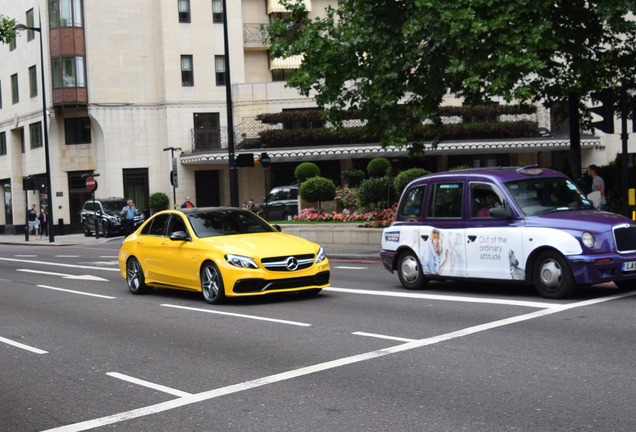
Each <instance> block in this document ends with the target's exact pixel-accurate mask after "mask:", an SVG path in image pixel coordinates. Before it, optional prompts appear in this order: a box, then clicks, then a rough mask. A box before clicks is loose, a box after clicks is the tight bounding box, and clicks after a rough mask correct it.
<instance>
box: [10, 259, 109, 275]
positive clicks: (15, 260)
mask: <svg viewBox="0 0 636 432" xmlns="http://www.w3.org/2000/svg"><path fill="white" fill-rule="evenodd" d="M0 261H13V262H19V263H29V264H43V265H52V266H56V267H70V268H82V269H91V270H106V271H116V272H118V271H119V269H113V268H105V267H93V266H81V265H76V264H62V263H56V262H48V261H28V260H21V259H13V258H0Z"/></svg>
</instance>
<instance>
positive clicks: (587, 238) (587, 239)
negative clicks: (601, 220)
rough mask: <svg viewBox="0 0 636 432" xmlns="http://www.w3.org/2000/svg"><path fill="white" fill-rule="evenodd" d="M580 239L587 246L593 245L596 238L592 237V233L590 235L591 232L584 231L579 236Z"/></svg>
mask: <svg viewBox="0 0 636 432" xmlns="http://www.w3.org/2000/svg"><path fill="white" fill-rule="evenodd" d="M581 241H582V242H583V244H584V245H585V246H587V247H589V248H592V247H594V245H595V244H596V239H595V238H594V235H592V233H589V232H587V231H586V232H584V233H583V235H582V236H581Z"/></svg>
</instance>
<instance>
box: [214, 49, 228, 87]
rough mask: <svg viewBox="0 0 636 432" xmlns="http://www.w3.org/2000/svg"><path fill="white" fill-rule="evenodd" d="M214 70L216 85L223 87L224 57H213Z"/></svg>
mask: <svg viewBox="0 0 636 432" xmlns="http://www.w3.org/2000/svg"><path fill="white" fill-rule="evenodd" d="M214 70H215V71H216V85H218V86H224V85H225V56H214Z"/></svg>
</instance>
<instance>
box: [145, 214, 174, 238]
mask: <svg viewBox="0 0 636 432" xmlns="http://www.w3.org/2000/svg"><path fill="white" fill-rule="evenodd" d="M168 219H170V213H166V214H160V215H157V216H155V217H154V218H153V219H152V225H151V226H150V230H149V231H148V234H150V235H156V236H163V235H165V234H166V226H167V225H168Z"/></svg>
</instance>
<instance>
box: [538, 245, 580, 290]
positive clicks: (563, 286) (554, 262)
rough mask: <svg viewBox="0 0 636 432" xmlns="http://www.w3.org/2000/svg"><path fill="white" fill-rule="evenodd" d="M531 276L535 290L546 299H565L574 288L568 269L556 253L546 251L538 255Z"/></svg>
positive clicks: (572, 278)
mask: <svg viewBox="0 0 636 432" xmlns="http://www.w3.org/2000/svg"><path fill="white" fill-rule="evenodd" d="M533 276H534V277H533V282H534V287H535V289H536V290H537V292H538V293H539V294H540V295H541V296H543V297H546V298H554V299H562V298H567V297H569V296H571V295H572V293H573V292H574V289H575V288H576V284H575V283H574V277H573V276H572V272H571V271H570V267H568V264H567V262H566V261H565V259H564V258H563V257H562V256H561V255H560V254H558V253H557V252H553V251H548V252H543V253H542V254H541V255H539V257H538V258H537V260H536V261H535V265H534V275H533Z"/></svg>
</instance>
